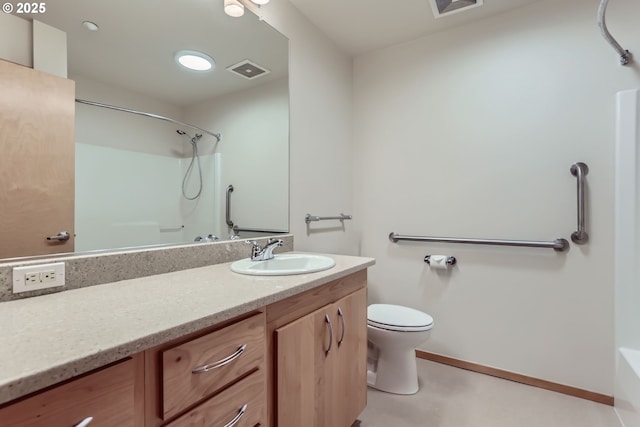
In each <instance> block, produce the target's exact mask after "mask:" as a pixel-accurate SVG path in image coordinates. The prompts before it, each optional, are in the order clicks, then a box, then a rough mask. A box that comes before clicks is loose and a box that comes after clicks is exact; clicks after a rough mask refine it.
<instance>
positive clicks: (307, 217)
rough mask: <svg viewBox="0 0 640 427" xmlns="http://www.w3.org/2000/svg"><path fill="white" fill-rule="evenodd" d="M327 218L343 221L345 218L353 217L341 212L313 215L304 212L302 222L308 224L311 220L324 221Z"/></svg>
mask: <svg viewBox="0 0 640 427" xmlns="http://www.w3.org/2000/svg"><path fill="white" fill-rule="evenodd" d="M327 219H337V220H339V221H344V220H345V219H353V216H352V215H345V214H343V213H341V214H340V215H339V216H315V215H311V214H306V215H305V217H304V222H306V223H307V224H309V223H310V222H311V221H324V220H327Z"/></svg>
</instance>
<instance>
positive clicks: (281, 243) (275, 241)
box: [267, 239, 284, 246]
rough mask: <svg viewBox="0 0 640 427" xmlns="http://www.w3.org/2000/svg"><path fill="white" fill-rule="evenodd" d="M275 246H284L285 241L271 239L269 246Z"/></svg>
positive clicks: (268, 242)
mask: <svg viewBox="0 0 640 427" xmlns="http://www.w3.org/2000/svg"><path fill="white" fill-rule="evenodd" d="M273 244H275V245H276V246H282V245H284V240H282V239H269V240H267V245H273Z"/></svg>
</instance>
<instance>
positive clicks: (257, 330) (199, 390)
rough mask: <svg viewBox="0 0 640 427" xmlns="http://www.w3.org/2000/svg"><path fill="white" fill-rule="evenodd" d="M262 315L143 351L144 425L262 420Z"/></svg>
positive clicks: (244, 425)
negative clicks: (144, 381)
mask: <svg viewBox="0 0 640 427" xmlns="http://www.w3.org/2000/svg"><path fill="white" fill-rule="evenodd" d="M265 337H266V333H265V313H264V312H258V313H256V312H254V313H250V314H247V315H245V316H243V317H241V318H240V319H234V320H232V321H230V322H225V323H223V324H220V325H216V326H214V327H213V328H209V329H207V330H205V331H200V332H197V333H196V334H191V335H189V336H187V337H183V338H180V339H178V340H174V341H171V342H169V343H166V344H163V345H161V346H159V347H156V348H153V349H150V350H147V351H146V352H145V379H146V385H145V395H146V405H145V413H146V414H145V425H146V427H160V426H166V427H186V426H194V427H195V426H217V425H220V426H224V425H231V424H230V423H231V422H232V421H233V420H237V423H235V424H233V425H234V426H235V427H254V426H255V425H259V424H262V425H264V423H265V420H266V413H267V411H266V383H265V378H266V373H265V353H266V348H265V345H266V344H265Z"/></svg>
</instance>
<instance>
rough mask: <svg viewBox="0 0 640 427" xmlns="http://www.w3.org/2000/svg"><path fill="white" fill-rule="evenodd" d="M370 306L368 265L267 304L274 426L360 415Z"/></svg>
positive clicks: (345, 425) (340, 426) (344, 424)
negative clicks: (341, 277)
mask: <svg viewBox="0 0 640 427" xmlns="http://www.w3.org/2000/svg"><path fill="white" fill-rule="evenodd" d="M319 304H320V305H321V306H320V307H319V308H316V307H317V306H318V305H319ZM322 304H324V305H322ZM366 310H367V291H366V271H361V272H358V273H355V274H353V275H350V276H347V277H345V278H344V279H340V280H337V281H335V282H332V283H330V284H328V285H326V287H322V288H320V289H315V290H312V291H309V292H306V293H303V294H301V295H299V296H296V297H291V298H289V299H287V300H284V301H282V302H279V303H276V304H274V305H273V306H269V307H268V308H267V318H268V320H269V315H272V318H271V319H270V320H271V321H270V322H269V323H268V329H272V330H273V337H272V347H273V348H272V351H271V352H270V354H271V355H272V357H273V360H272V364H273V371H272V375H273V376H272V378H271V383H272V395H271V404H270V408H271V409H272V414H271V416H270V422H271V424H270V425H271V426H277V427H299V426H305V427H314V426H315V427H326V426H331V427H349V426H351V425H352V424H353V423H354V422H355V421H356V419H357V417H358V415H360V413H361V412H362V410H364V407H365V406H366V401H367V394H366V393H367V379H366V374H367V372H366V370H367V367H366V364H367V320H366V319H367V313H366ZM285 313H291V314H285ZM300 313H305V314H303V315H300Z"/></svg>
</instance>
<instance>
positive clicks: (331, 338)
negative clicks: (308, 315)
mask: <svg viewBox="0 0 640 427" xmlns="http://www.w3.org/2000/svg"><path fill="white" fill-rule="evenodd" d="M324 321H325V323H326V324H327V328H329V347H328V348H327V349H326V350H325V351H324V355H325V356H328V355H329V352H330V351H331V346H333V327H332V326H331V319H329V315H328V314H325V315H324Z"/></svg>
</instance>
